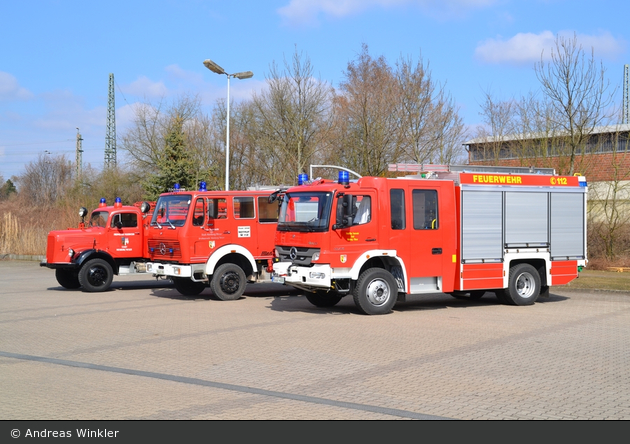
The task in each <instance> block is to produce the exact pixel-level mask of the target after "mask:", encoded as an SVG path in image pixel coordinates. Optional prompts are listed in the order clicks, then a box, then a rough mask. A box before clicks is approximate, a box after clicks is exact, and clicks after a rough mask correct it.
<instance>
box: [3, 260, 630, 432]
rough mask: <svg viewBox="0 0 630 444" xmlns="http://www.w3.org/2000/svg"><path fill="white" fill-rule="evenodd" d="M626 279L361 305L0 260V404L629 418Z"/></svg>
mask: <svg viewBox="0 0 630 444" xmlns="http://www.w3.org/2000/svg"><path fill="white" fill-rule="evenodd" d="M629 343H630V293H623V292H603V291H595V292H582V291H575V290H568V289H566V288H562V287H553V288H552V289H551V296H550V297H549V298H548V299H543V300H541V301H539V302H537V303H536V304H535V305H533V306H528V307H513V306H506V305H500V304H499V303H498V301H497V299H496V297H494V295H492V294H490V293H487V294H486V295H485V296H484V297H483V298H482V299H480V300H478V301H471V300H461V299H455V298H452V297H451V296H448V295H441V294H435V295H429V296H423V297H420V296H417V297H412V298H410V300H408V301H407V302H405V303H399V304H398V305H397V306H396V307H395V310H394V312H393V313H391V314H388V315H383V316H365V315H362V314H360V313H359V312H358V311H357V309H356V308H355V307H354V303H353V301H352V299H351V297H346V298H344V299H343V300H342V301H341V302H340V303H339V304H338V305H337V306H335V307H333V308H330V309H321V308H316V307H314V306H312V305H311V304H310V303H309V302H308V301H306V299H305V298H304V297H303V296H299V295H298V294H297V293H295V292H291V289H290V287H284V286H282V285H277V284H255V285H250V286H248V290H247V292H246V296H245V297H243V298H241V299H240V300H238V301H226V302H222V301H219V300H216V299H213V298H212V293H211V292H210V290H209V289H207V290H205V291H204V293H202V294H201V295H200V296H199V297H195V298H185V297H182V296H181V295H179V293H177V291H175V290H174V289H173V288H172V286H171V285H169V284H168V281H156V280H155V279H154V278H151V277H145V278H142V279H138V278H137V277H136V278H134V277H131V276H126V277H116V278H115V279H114V285H113V287H112V289H111V291H108V292H104V293H84V292H82V291H80V290H65V289H63V288H62V287H60V286H59V285H58V284H57V281H56V280H55V277H54V272H53V270H49V269H47V268H42V267H40V266H39V263H38V262H36V261H16V260H12V261H6V260H5V261H0V393H1V401H2V402H0V418H2V419H4V420H163V419H166V420H181V419H185V420H189V419H190V420H314V419H316V420H414V419H417V420H442V419H445V420H449V419H459V420H628V419H630V370H629V369H630V347H629V346H628V344H629Z"/></svg>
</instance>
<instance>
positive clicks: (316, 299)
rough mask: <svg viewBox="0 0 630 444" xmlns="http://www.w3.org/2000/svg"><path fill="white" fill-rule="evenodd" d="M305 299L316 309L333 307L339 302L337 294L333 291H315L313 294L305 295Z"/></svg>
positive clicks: (339, 298)
mask: <svg viewBox="0 0 630 444" xmlns="http://www.w3.org/2000/svg"><path fill="white" fill-rule="evenodd" d="M306 299H307V300H308V301H309V302H310V303H311V304H313V305H314V306H316V307H322V308H326V307H334V306H335V305H337V304H338V303H339V301H340V300H341V296H339V293H337V292H334V291H329V292H326V291H317V292H315V293H307V294H306Z"/></svg>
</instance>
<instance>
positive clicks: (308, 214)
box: [272, 165, 587, 314]
mask: <svg viewBox="0 0 630 444" xmlns="http://www.w3.org/2000/svg"><path fill="white" fill-rule="evenodd" d="M409 167H410V166H409V165H402V166H397V165H393V166H390V169H397V170H402V169H403V168H405V169H407V170H409ZM415 169H416V170H417V174H414V175H410V176H406V177H398V178H384V177H361V178H359V179H358V180H356V181H352V182H351V181H349V175H348V170H345V171H340V172H339V179H338V181H331V180H315V181H313V182H311V183H305V184H303V185H301V186H295V187H291V188H289V189H287V190H286V192H285V193H284V194H283V195H282V197H281V199H282V205H281V210H280V218H279V221H278V229H277V233H276V240H275V244H276V255H277V256H278V262H276V263H274V265H273V276H272V280H273V281H275V282H281V283H284V284H287V285H291V286H293V287H296V288H298V289H301V290H303V291H304V292H305V294H306V297H307V299H308V300H309V301H310V302H311V303H312V304H314V305H315V306H319V307H327V306H333V305H335V304H337V303H338V302H339V301H340V300H341V298H342V297H344V296H346V295H352V297H353V299H354V302H355V304H356V306H357V307H358V309H359V310H360V311H361V312H362V313H365V314H384V313H388V312H390V311H391V310H392V308H393V307H394V305H395V304H396V302H397V301H404V300H405V296H406V295H412V294H413V295H415V294H428V293H436V292H442V293H448V294H451V295H453V296H455V297H471V298H473V299H474V298H479V297H481V296H483V295H484V294H485V293H486V292H488V291H490V292H494V293H495V294H496V296H497V298H498V299H499V301H500V302H502V303H504V304H511V305H530V304H533V303H534V302H535V301H536V300H537V299H538V297H539V296H540V295H541V294H542V295H548V292H549V287H550V286H556V285H563V284H567V283H569V282H570V281H572V280H573V279H575V278H577V277H578V272H579V270H580V269H581V267H584V266H586V263H587V255H586V196H587V183H586V180H585V178H584V177H582V176H559V175H556V174H555V171H554V170H552V169H535V168H509V167H482V166H472V165H466V166H446V165H444V166H440V165H425V166H417V165H416V166H415Z"/></svg>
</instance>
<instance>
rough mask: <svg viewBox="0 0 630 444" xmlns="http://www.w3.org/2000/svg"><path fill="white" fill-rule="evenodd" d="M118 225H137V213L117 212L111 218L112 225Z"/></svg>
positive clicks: (133, 226) (121, 226) (127, 226)
mask: <svg viewBox="0 0 630 444" xmlns="http://www.w3.org/2000/svg"><path fill="white" fill-rule="evenodd" d="M114 225H116V226H120V228H135V227H137V226H138V215H137V214H136V213H118V214H117V215H116V216H115V217H114V218H113V219H112V227H113V226H114Z"/></svg>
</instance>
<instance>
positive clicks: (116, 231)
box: [107, 211, 143, 258]
mask: <svg viewBox="0 0 630 444" xmlns="http://www.w3.org/2000/svg"><path fill="white" fill-rule="evenodd" d="M140 224H141V222H140V221H139V220H138V213H136V212H125V211H119V212H115V213H113V214H112V216H111V218H110V222H109V224H108V227H107V237H108V244H109V252H110V254H111V255H112V256H114V257H116V258H137V257H142V255H143V244H142V227H141V226H140Z"/></svg>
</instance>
